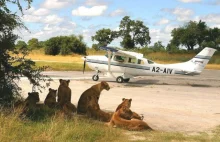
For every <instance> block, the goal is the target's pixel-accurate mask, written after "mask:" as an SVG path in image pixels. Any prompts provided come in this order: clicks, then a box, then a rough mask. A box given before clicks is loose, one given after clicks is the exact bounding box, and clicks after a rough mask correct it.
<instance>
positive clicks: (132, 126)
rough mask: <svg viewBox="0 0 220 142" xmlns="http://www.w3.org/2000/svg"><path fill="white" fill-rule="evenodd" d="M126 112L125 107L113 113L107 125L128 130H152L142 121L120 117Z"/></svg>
mask: <svg viewBox="0 0 220 142" xmlns="http://www.w3.org/2000/svg"><path fill="white" fill-rule="evenodd" d="M126 110H127V107H124V106H122V107H120V108H119V109H118V110H117V111H116V112H114V114H113V116H112V118H111V120H110V122H109V123H107V125H109V126H114V127H122V128H125V129H128V130H135V131H139V130H153V129H152V128H151V127H150V126H148V125H147V123H146V122H144V121H143V120H138V119H131V120H127V119H124V118H122V117H121V114H123V113H124V111H126Z"/></svg>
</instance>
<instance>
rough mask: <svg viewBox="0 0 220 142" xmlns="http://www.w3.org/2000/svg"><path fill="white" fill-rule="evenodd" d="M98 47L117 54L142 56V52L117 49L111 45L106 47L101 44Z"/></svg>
mask: <svg viewBox="0 0 220 142" xmlns="http://www.w3.org/2000/svg"><path fill="white" fill-rule="evenodd" d="M100 49H102V50H106V51H111V52H114V53H115V54H119V55H124V56H130V57H135V58H143V54H141V53H137V52H131V51H123V50H118V49H115V48H113V47H107V46H101V47H100Z"/></svg>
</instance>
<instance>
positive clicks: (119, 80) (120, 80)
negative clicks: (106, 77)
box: [116, 76, 130, 83]
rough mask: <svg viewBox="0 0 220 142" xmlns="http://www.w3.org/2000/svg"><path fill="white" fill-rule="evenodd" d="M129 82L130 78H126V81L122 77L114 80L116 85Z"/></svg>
mask: <svg viewBox="0 0 220 142" xmlns="http://www.w3.org/2000/svg"><path fill="white" fill-rule="evenodd" d="M129 80H130V78H126V79H124V78H123V77H122V76H119V77H117V78H116V81H117V82H118V83H123V82H126V83H127V82H129Z"/></svg>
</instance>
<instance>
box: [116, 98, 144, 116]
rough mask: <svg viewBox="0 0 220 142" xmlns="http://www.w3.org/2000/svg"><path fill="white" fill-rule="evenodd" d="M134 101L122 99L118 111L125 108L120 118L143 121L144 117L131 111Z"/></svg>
mask: <svg viewBox="0 0 220 142" xmlns="http://www.w3.org/2000/svg"><path fill="white" fill-rule="evenodd" d="M131 101H132V99H125V98H123V99H122V103H121V104H120V105H119V106H118V107H117V109H116V111H117V110H119V109H120V108H122V107H123V108H124V111H123V112H121V113H120V117H122V118H124V119H127V120H131V119H139V120H143V116H140V115H138V114H137V113H136V112H133V111H131V110H130V107H131Z"/></svg>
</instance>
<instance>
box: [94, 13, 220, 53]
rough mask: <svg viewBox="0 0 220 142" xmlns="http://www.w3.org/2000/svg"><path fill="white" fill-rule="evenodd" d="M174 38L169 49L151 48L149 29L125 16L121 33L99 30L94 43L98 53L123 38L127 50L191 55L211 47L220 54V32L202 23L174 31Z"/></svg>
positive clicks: (160, 45) (186, 25)
mask: <svg viewBox="0 0 220 142" xmlns="http://www.w3.org/2000/svg"><path fill="white" fill-rule="evenodd" d="M171 36H172V38H171V40H170V41H169V43H168V45H167V46H166V47H165V46H163V44H162V42H161V41H157V42H156V43H154V45H153V46H149V44H150V43H151V37H150V36H149V28H148V27H147V26H145V25H144V23H143V22H142V21H140V20H131V19H130V17H129V16H125V17H124V18H123V19H122V20H121V22H120V25H119V30H118V31H112V30H110V29H105V28H103V29H100V30H98V31H97V32H96V35H94V36H92V40H93V41H96V42H97V44H93V45H92V48H93V49H95V50H98V48H97V47H99V46H103V45H108V44H110V43H111V42H112V41H113V40H114V39H116V38H121V39H122V41H121V42H120V45H121V46H122V47H123V48H124V49H137V48H148V49H145V50H149V49H150V50H151V51H168V52H178V51H179V50H181V49H184V48H185V49H186V50H188V51H190V50H195V49H196V50H201V49H203V48H204V47H207V46H208V47H212V48H215V49H217V50H218V51H220V29H219V28H217V27H214V28H210V27H208V26H207V24H206V23H205V22H204V21H201V20H200V21H199V22H196V21H189V22H188V23H185V24H184V25H182V26H180V27H178V28H174V29H173V30H172V31H171Z"/></svg>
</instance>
